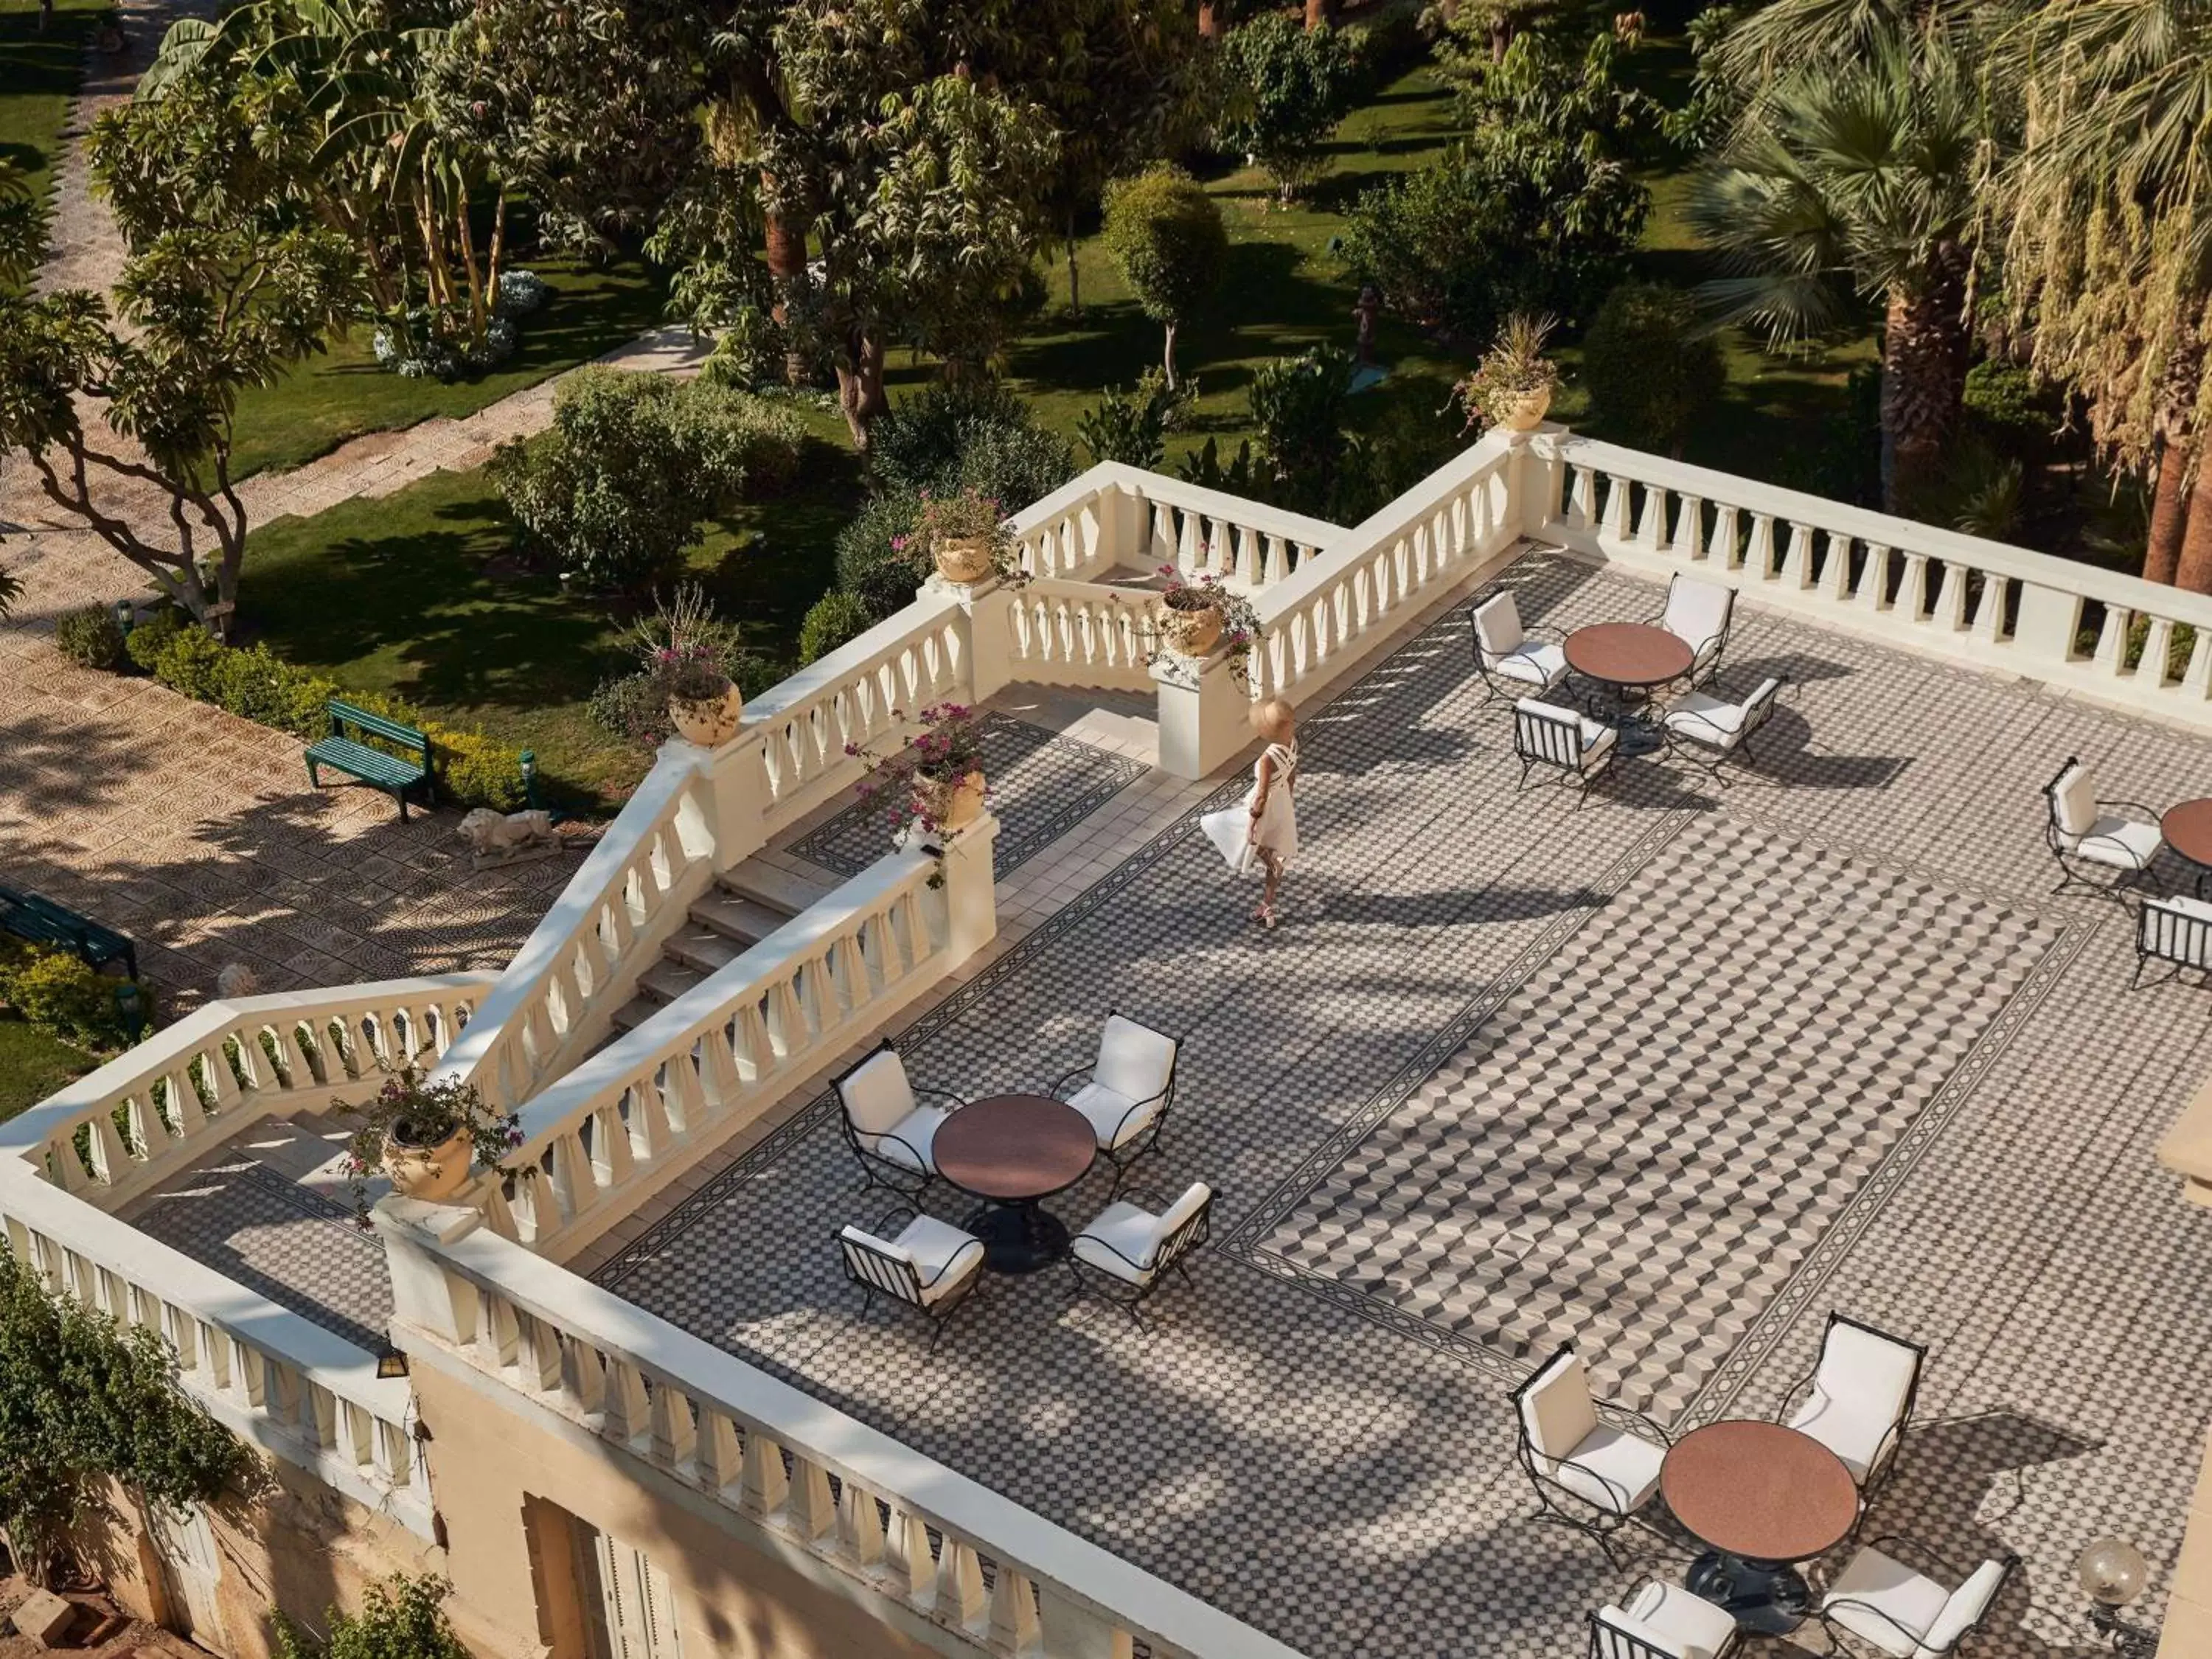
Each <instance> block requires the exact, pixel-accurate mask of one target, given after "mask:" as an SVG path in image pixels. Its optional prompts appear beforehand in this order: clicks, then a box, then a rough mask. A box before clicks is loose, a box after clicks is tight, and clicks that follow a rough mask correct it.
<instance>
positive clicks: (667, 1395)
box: [652, 1377, 699, 1473]
mask: <svg viewBox="0 0 2212 1659" xmlns="http://www.w3.org/2000/svg"><path fill="white" fill-rule="evenodd" d="M652 1422H653V1462H656V1463H658V1464H659V1465H660V1467H661V1468H664V1469H671V1470H675V1471H678V1472H679V1473H681V1472H684V1471H686V1470H688V1469H689V1468H690V1463H691V1459H692V1455H693V1453H694V1451H695V1450H696V1448H697V1446H698V1443H699V1431H698V1425H696V1423H694V1422H693V1420H692V1417H691V1401H690V1398H689V1397H688V1396H686V1395H685V1394H684V1391H683V1390H682V1389H679V1388H677V1387H676V1386H675V1385H674V1384H673V1383H670V1382H669V1381H668V1379H667V1378H666V1377H663V1378H661V1379H660V1380H659V1382H657V1383H654V1384H653V1405H652Z"/></svg>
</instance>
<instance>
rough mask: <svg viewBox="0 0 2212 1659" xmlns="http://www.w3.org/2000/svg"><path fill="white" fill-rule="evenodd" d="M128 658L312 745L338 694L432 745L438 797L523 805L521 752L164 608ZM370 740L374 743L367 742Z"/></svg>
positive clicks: (504, 808)
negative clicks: (226, 639) (230, 639)
mask: <svg viewBox="0 0 2212 1659" xmlns="http://www.w3.org/2000/svg"><path fill="white" fill-rule="evenodd" d="M125 648H126V649H127V650H128V651H129V652H130V653H131V661H133V662H135V663H137V665H139V666H140V667H141V668H143V669H144V670H145V671H147V672H148V673H149V674H151V675H152V676H153V677H154V678H155V679H157V680H159V681H161V684H164V685H166V686H167V687H169V688H170V689H171V690H175V691H181V692H183V693H184V694H185V696H188V697H192V698H196V699H197V700H198V701H199V702H211V703H213V704H215V705H216V707H217V708H223V709H227V710H228V711H229V712H230V713H231V714H237V715H240V716H242V717H243V718H245V719H246V720H254V721H258V723H259V724H261V725H263V726H275V727H276V728H277V729H278V730H279V731H283V732H291V733H292V734H293V736H295V737H296V738H300V739H301V740H302V741H303V742H307V743H313V742H314V741H315V740H316V739H317V738H323V737H327V736H328V735H329V733H330V715H329V711H328V707H327V705H328V704H329V702H330V700H331V698H332V697H342V698H343V699H344V700H345V701H346V702H349V703H352V704H354V705H355V706H356V707H357V708H365V709H367V710H368V712H369V713H370V714H381V715H383V716H384V717H385V718H386V720H398V722H399V723H400V724H402V725H403V726H414V727H415V728H416V729H417V730H418V731H420V732H422V734H423V736H425V737H426V738H428V739H429V740H430V757H431V762H432V770H433V773H434V775H435V776H436V778H437V782H438V793H439V797H440V799H442V800H447V801H451V802H453V803H455V804H457V805H462V806H489V807H492V808H494V809H495V810H497V811H501V812H512V811H514V810H516V809H517V808H518V807H520V806H521V805H523V793H522V755H521V751H520V750H516V749H511V748H509V747H507V745H506V744H502V743H495V742H494V741H493V740H492V739H491V738H487V737H486V736H484V735H483V732H464V731H461V730H460V729H459V728H458V727H456V726H447V725H444V724H442V723H441V722H440V721H437V720H432V719H430V718H428V716H427V715H425V714H423V713H422V710H421V709H419V708H415V707H414V706H412V705H411V704H410V703H406V702H401V701H400V700H399V699H398V698H397V697H386V696H378V695H377V694H376V693H374V692H370V691H349V690H345V689H344V688H343V687H342V686H340V685H339V684H337V682H336V681H333V680H329V679H325V678H324V677H323V676H321V675H320V674H318V673H315V672H313V671H312V670H309V669H305V668H300V667H295V665H292V664H290V663H288V662H286V661H284V660H283V659H282V658H281V657H278V656H277V655H276V654H275V653H273V652H271V651H270V649H269V647H267V646H265V645H251V646H246V647H243V648H239V647H232V646H228V645H225V644H223V643H222V641H220V640H217V639H216V637H215V636H214V635H211V634H209V633H207V632H205V631H204V630H203V629H198V628H193V627H188V626H186V625H185V622H184V620H183V618H182V617H179V615H178V613H177V612H175V611H162V612H161V613H159V614H158V615H156V616H155V617H153V618H152V619H151V620H150V621H148V622H144V623H140V624H139V625H138V626H137V628H135V629H132V630H131V637H130V639H129V640H128V641H126V643H125ZM370 741H372V742H374V741H375V740H374V739H370Z"/></svg>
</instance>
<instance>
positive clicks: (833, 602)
mask: <svg viewBox="0 0 2212 1659" xmlns="http://www.w3.org/2000/svg"><path fill="white" fill-rule="evenodd" d="M875 622H876V617H875V614H874V613H873V612H872V611H870V610H869V609H868V605H867V603H866V600H864V599H861V598H860V595H859V594H857V593H847V592H837V591H833V592H828V593H824V594H823V596H822V597H821V598H820V599H817V600H815V602H814V603H813V605H811V606H810V607H809V608H808V610H807V612H806V620H805V621H804V622H802V623H799V666H801V667H802V668H803V667H805V665H807V664H808V663H811V662H814V661H817V660H818V659H821V658H823V657H826V656H828V655H829V653H831V652H832V651H835V650H836V648H837V647H839V646H841V645H842V644H844V643H845V641H848V640H850V639H856V638H858V637H859V636H860V635H862V634H865V633H866V632H867V631H868V629H871V628H872V627H873V626H874V625H875Z"/></svg>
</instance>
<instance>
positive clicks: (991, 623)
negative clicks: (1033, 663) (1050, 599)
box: [922, 576, 1021, 705]
mask: <svg viewBox="0 0 2212 1659" xmlns="http://www.w3.org/2000/svg"><path fill="white" fill-rule="evenodd" d="M929 582H930V585H931V586H935V585H938V584H940V583H941V584H942V586H944V589H945V592H948V593H950V594H951V596H952V598H953V599H955V600H956V601H957V603H958V605H959V606H960V609H961V611H962V613H963V615H965V616H966V617H967V618H968V628H967V639H966V640H965V641H963V643H964V644H965V645H966V647H967V650H968V661H967V664H966V668H967V678H968V698H967V701H968V702H970V703H973V704H977V705H981V704H982V703H985V702H989V701H990V700H991V699H992V698H993V697H994V696H997V695H998V694H999V693H1000V692H1001V691H1003V690H1006V686H1007V684H1009V683H1010V682H1011V681H1012V679H1013V678H1014V671H1013V639H1014V607H1015V606H1016V605H1018V604H1020V603H1021V601H1020V599H1018V597H1017V595H1016V592H1015V590H1014V589H1013V587H1012V586H1010V585H1009V584H1008V583H1007V582H1006V580H1004V579H1003V578H1001V577H998V576H990V577H987V578H985V579H984V580H981V581H980V582H945V581H944V580H943V578H941V577H938V576H932V577H931V578H930V579H929ZM928 591H929V587H928V586H924V588H923V589H922V592H923V593H924V594H925V595H926V594H927V592H928Z"/></svg>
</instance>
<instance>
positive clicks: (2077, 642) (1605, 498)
mask: <svg viewBox="0 0 2212 1659" xmlns="http://www.w3.org/2000/svg"><path fill="white" fill-rule="evenodd" d="M1529 449H1530V455H1531V459H1532V461H1533V462H1534V465H1531V467H1530V468H1529V469H1528V478H1527V482H1526V487H1527V490H1528V500H1527V501H1526V502H1525V504H1524V506H1525V510H1526V513H1527V520H1526V522H1527V524H1528V530H1529V532H1530V533H1531V534H1533V535H1535V536H1536V537H1538V538H1540V539H1542V540H1546V541H1553V542H1557V543H1559V544H1561V545H1563V546H1566V547H1570V548H1575V549H1577V550H1582V551H1585V552H1590V553H1596V554H1600V555H1601V556H1604V557H1606V558H1607V559H1611V560H1615V561H1618V562H1621V563H1623V564H1626V565H1628V566H1630V567H1632V568H1640V569H1644V570H1647V571H1650V572H1652V573H1654V574H1667V573H1670V572H1673V571H1676V570H1686V571H1690V572H1693V573H1699V574H1707V575H1710V576H1711V577H1712V578H1714V579H1715V580H1723V581H1726V582H1728V583H1729V584H1730V585H1731V586H1735V587H1736V588H1737V589H1738V590H1739V591H1740V592H1741V593H1742V594H1743V595H1744V597H1746V598H1747V599H1752V600H1753V601H1755V602H1759V603H1762V604H1766V605H1775V606H1777V607H1778V608H1780V609H1783V610H1786V611H1791V612H1794V613H1795V614H1796V615H1799V616H1801V617H1805V618H1806V619H1808V621H1811V622H1814V623H1819V624H1820V625H1821V626H1823V627H1828V628H1835V629H1842V630H1844V631H1846V632H1849V633H1854V634H1859V635H1865V636H1867V637H1869V638H1872V639H1875V640H1878V641H1881V642H1883V643H1885V644H1890V645H1899V646H1903V647H1906V648H1908V649H1912V650H1920V651H1926V652H1929V653H1934V654H1936V655H1938V656H1942V657H1947V658H1949V659H1954V660H1956V661H1960V662H1965V663H1970V664H1974V665H1979V666H1983V667H1989V668H1997V669H2002V670H2003V671H2007V672H2009V673H2014V674H2019V675H2022V676H2024V677H2027V678H2032V679H2037V680H2040V681H2043V682H2044V683H2045V684H2050V685H2054V686H2058V687H2061V688H2063V689H2065V690H2073V691H2077V692H2080V693H2081V694H2083V695H2085V696H2091V697H2093V698H2096V699H2098V700H2099V701H2101V702H2113V703H2118V704H2121V705H2124V706H2126V707H2129V708H2136V709H2139V710H2142V711H2144V712H2148V713H2153V714H2162V715H2164V716H2166V718H2168V719H2172V720H2180V721H2184V722H2185V723H2187V724H2189V725H2191V726H2197V727H2200V728H2202V727H2205V726H2212V597H2207V596H2206V595H2203V594H2200V593H2188V592H2182V591H2181V590H2179V589H2178V588H2174V587H2169V586H2162V585H2160V584H2158V583H2154V582H2147V581H2144V580H2142V579H2141V578H2140V577H2136V576H2124V575H2119V574H2115V573H2112V572H2110V571H2105V570H2099V569H2097V568H2094V567H2093V566H2090V565H2086V564H2081V563H2078V562H2075V561H2073V560H2070V559H2061V558H2056V557H2053V556H2051V555H2050V554H2047V553H2036V552H2032V551H2030V550H2028V549H2027V548H2022V547H2013V546H2009V545H2008V544H2004V543H2002V542H1991V541H1984V540H1983V539H1981V538H1978V537H1974V536H1964V535H1960V534H1958V533H1957V532H1953V531H1948V530H1939V529H1936V528H1935V527H1934V526H1929V525H1923V524H1917V523H1915V522H1913V521H1912V520H1908V519H1899V518H1893V517H1892V516H1890V515H1888V514H1887V513H1874V512H1869V511H1868V510H1866V509H1865V508H1863V507H1849V506H1845V505H1844V504H1842V503H1840V502H1837V501H1825V500H1823V499H1821V498H1820V497H1819V496H1817V495H1802V494H1800V493H1799V492H1797V491H1796V490H1790V489H1775V488H1774V487H1772V486H1771V485H1767V484H1761V483H1753V482H1751V481H1750V480H1748V479H1744V478H1738V477H1731V476H1730V475H1729V474H1727V473H1723V472H1713V471H1708V470H1706V469H1705V468H1703V467H1695V466H1686V465H1682V464H1681V463H1680V462H1678V461H1669V460H1666V459H1662V458H1661V457H1658V456H1656V455H1646V454H1644V453H1640V452H1638V451H1636V450H1632V449H1623V448H1620V447H1618V446H1616V445H1613V444H1602V443H1597V442H1595V441H1592V440H1589V439H1587V438H1577V437H1575V436H1572V435H1569V434H1566V433H1564V432H1559V431H1553V432H1549V433H1546V434H1543V435H1539V436H1538V437H1537V438H1536V439H1535V440H1534V441H1533V442H1532V443H1531V445H1530V447H1529ZM2184 630H2186V632H2185V631H2184Z"/></svg>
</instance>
